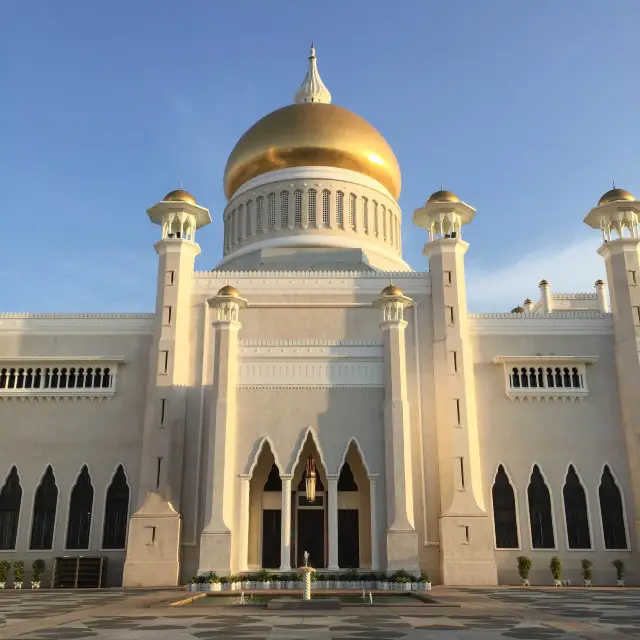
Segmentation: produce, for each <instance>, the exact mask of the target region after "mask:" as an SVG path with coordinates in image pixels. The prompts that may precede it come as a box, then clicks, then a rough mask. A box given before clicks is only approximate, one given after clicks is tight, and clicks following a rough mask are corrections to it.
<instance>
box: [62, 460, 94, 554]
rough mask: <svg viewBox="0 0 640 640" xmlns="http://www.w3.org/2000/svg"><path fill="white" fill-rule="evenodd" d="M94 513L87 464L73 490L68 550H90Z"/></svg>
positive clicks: (70, 506) (68, 530)
mask: <svg viewBox="0 0 640 640" xmlns="http://www.w3.org/2000/svg"><path fill="white" fill-rule="evenodd" d="M92 511H93V484H92V483H91V476H90V475H89V469H88V468H87V465H86V464H85V465H84V466H83V467H82V469H81V470H80V474H79V475H78V478H77V479H76V483H75V485H74V487H73V489H72V490H71V502H70V503H69V522H68V524H67V544H66V548H67V549H88V548H89V536H90V534H91V512H92Z"/></svg>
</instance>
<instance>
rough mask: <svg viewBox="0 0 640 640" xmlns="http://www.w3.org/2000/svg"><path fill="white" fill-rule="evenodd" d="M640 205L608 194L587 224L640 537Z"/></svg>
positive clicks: (620, 193) (615, 192) (625, 195)
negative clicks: (607, 318) (607, 323)
mask: <svg viewBox="0 0 640 640" xmlns="http://www.w3.org/2000/svg"><path fill="white" fill-rule="evenodd" d="M639 221H640V201H638V200H636V199H635V197H634V196H633V195H632V194H630V193H629V192H628V191H625V190H624V189H615V188H614V189H612V190H611V191H607V193H605V194H604V195H603V196H602V198H600V201H599V202H598V205H597V206H596V207H594V208H593V209H591V211H589V213H588V214H587V215H586V217H585V219H584V222H585V223H586V224H587V225H589V226H590V227H592V228H593V229H598V230H599V231H600V232H601V233H602V240H603V243H602V246H601V247H600V248H599V249H598V253H599V254H600V255H601V256H602V257H603V258H604V262H605V266H606V270H607V284H608V289H609V299H610V304H611V313H612V316H613V331H614V352H615V360H616V369H617V373H618V390H619V395H620V407H621V413H622V423H623V426H624V431H625V436H626V441H627V455H628V458H629V467H630V471H631V482H632V485H633V499H634V503H635V514H636V516H635V517H636V532H640V528H639V527H640V404H639V403H638V397H640V358H639V357H638V345H640V286H639V285H640V256H639V254H638V247H639V245H640V234H639V229H638V223H639ZM596 292H597V293H598V300H599V306H600V309H601V310H603V311H604V310H606V299H605V294H604V283H603V282H602V281H598V282H596Z"/></svg>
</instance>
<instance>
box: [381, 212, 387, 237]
mask: <svg viewBox="0 0 640 640" xmlns="http://www.w3.org/2000/svg"><path fill="white" fill-rule="evenodd" d="M380 215H381V216H382V239H383V240H384V241H385V242H386V241H387V208H386V207H385V206H384V205H383V204H381V205H380Z"/></svg>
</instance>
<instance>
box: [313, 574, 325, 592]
mask: <svg viewBox="0 0 640 640" xmlns="http://www.w3.org/2000/svg"><path fill="white" fill-rule="evenodd" d="M312 579H313V580H315V584H312V585H311V586H312V587H313V586H315V588H316V589H326V588H327V576H325V575H324V573H314V574H313V578H312Z"/></svg>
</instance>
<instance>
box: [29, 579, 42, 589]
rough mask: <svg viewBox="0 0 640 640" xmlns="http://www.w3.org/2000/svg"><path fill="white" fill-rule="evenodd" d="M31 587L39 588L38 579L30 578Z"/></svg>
mask: <svg viewBox="0 0 640 640" xmlns="http://www.w3.org/2000/svg"><path fill="white" fill-rule="evenodd" d="M31 588H32V589H39V588H40V580H32V581H31Z"/></svg>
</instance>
